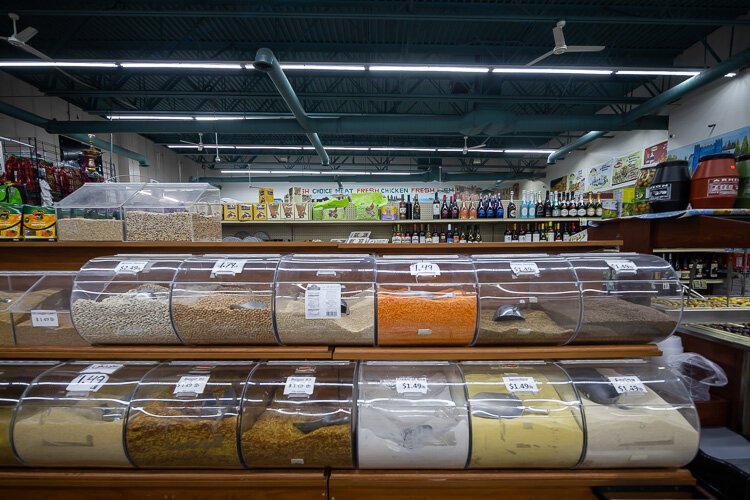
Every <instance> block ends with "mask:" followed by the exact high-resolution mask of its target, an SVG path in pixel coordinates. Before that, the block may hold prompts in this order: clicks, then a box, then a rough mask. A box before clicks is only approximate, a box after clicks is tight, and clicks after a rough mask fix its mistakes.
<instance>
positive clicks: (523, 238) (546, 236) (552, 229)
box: [503, 222, 580, 243]
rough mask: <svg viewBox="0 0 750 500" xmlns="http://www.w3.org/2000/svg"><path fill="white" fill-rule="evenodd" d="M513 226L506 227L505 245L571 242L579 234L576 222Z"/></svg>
mask: <svg viewBox="0 0 750 500" xmlns="http://www.w3.org/2000/svg"><path fill="white" fill-rule="evenodd" d="M518 226H519V224H513V227H512V228H511V227H510V226H506V228H505V233H504V234H503V242H505V243H516V242H518V243H536V242H548V241H570V238H571V237H572V236H573V235H574V234H576V233H577V232H579V230H580V229H579V227H578V224H577V223H576V222H571V223H567V222H565V223H563V224H562V225H561V224H560V223H559V222H557V223H555V224H554V225H553V224H552V222H548V223H546V224H545V223H543V222H538V223H534V224H520V229H519V227H518Z"/></svg>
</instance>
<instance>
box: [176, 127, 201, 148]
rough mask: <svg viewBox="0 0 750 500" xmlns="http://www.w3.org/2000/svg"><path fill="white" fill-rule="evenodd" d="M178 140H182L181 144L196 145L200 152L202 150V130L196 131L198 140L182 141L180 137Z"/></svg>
mask: <svg viewBox="0 0 750 500" xmlns="http://www.w3.org/2000/svg"><path fill="white" fill-rule="evenodd" d="M180 142H182V143H183V144H190V145H192V146H195V147H197V148H198V152H199V153H200V152H202V151H203V132H198V142H197V143H195V142H190V141H184V140H182V139H180Z"/></svg>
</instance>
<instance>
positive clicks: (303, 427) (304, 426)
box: [294, 413, 349, 434]
mask: <svg viewBox="0 0 750 500" xmlns="http://www.w3.org/2000/svg"><path fill="white" fill-rule="evenodd" d="M348 422H349V414H343V415H342V414H338V413H331V414H329V415H326V416H324V417H323V418H321V419H318V420H313V421H310V422H295V423H294V427H296V428H297V430H298V431H300V432H302V433H304V434H309V433H311V432H314V431H317V430H318V429H322V428H323V427H328V426H329V425H339V424H346V423H348Z"/></svg>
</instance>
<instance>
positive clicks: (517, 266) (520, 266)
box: [510, 262, 539, 276]
mask: <svg viewBox="0 0 750 500" xmlns="http://www.w3.org/2000/svg"><path fill="white" fill-rule="evenodd" d="M510 270H511V271H513V274H515V275H516V276H521V275H523V274H530V275H533V276H539V266H537V265H536V262H511V263H510Z"/></svg>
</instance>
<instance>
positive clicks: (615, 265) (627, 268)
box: [607, 260, 638, 273]
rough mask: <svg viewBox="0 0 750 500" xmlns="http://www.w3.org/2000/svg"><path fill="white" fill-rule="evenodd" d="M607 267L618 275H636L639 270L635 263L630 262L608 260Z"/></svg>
mask: <svg viewBox="0 0 750 500" xmlns="http://www.w3.org/2000/svg"><path fill="white" fill-rule="evenodd" d="M607 265H608V266H609V267H610V268H612V269H613V270H614V271H615V272H618V273H621V272H625V273H634V272H636V271H637V270H638V268H637V267H636V265H635V264H634V263H633V261H630V260H608V261H607Z"/></svg>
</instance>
